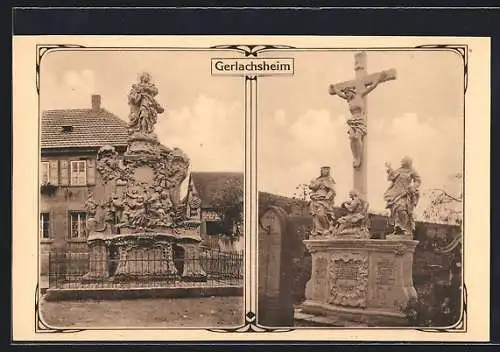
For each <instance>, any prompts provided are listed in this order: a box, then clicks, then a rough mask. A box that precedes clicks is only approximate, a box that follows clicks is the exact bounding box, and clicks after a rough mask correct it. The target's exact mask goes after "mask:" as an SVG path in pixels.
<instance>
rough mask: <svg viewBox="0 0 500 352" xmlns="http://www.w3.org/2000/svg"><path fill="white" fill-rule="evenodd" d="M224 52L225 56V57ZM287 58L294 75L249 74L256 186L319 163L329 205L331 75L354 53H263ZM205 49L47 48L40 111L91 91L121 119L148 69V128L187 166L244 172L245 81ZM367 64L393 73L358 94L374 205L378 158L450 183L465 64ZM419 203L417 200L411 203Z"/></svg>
mask: <svg viewBox="0 0 500 352" xmlns="http://www.w3.org/2000/svg"><path fill="white" fill-rule="evenodd" d="M230 55H231V54H228V55H227V56H230ZM266 55H267V56H269V57H276V56H286V57H290V56H293V57H295V75H294V76H293V77H284V76H283V77H262V78H259V82H258V123H257V128H258V170H257V172H258V187H259V190H262V191H267V192H273V193H277V194H281V195H285V196H291V195H293V194H294V192H295V187H296V186H297V185H298V184H301V183H307V182H309V180H310V179H312V178H314V177H316V176H317V175H318V174H319V168H320V167H321V166H323V165H329V166H331V167H332V169H333V176H334V178H335V180H336V182H337V194H338V196H337V203H340V202H341V201H342V200H344V199H346V198H347V192H348V190H349V189H350V188H351V187H352V168H351V162H352V158H351V152H350V148H349V143H348V138H347V134H346V131H347V127H346V123H345V119H346V117H347V114H348V110H347V104H346V103H345V101H343V100H341V99H340V98H338V97H333V96H330V95H329V94H328V86H329V84H330V83H336V82H342V81H345V80H349V79H352V78H353V76H354V70H353V65H354V59H353V55H354V52H315V53H311V52H308V53H304V52H302V53H300V52H297V53H293V54H292V53H290V52H287V53H286V54H278V55H277V54H276V53H269V54H262V56H266ZM212 56H213V54H210V53H208V52H190V53H187V52H183V53H182V54H179V53H176V52H167V51H164V52H159V51H154V52H153V51H150V52H144V51H115V52H111V51H107V52H102V51H78V52H53V53H49V54H47V55H46V56H45V57H44V58H43V60H42V65H41V93H40V94H41V99H40V103H41V108H42V110H47V109H67V108H89V107H90V96H91V94H101V96H102V106H103V107H104V108H106V109H107V110H109V111H111V112H113V113H114V114H116V115H117V116H119V117H120V118H122V119H124V120H127V119H128V112H129V107H128V105H127V94H128V92H129V90H130V86H131V85H132V84H133V83H135V82H136V80H137V78H138V74H139V73H140V72H143V71H148V72H150V73H151V74H152V77H153V80H154V82H155V84H156V85H157V87H158V89H159V92H160V93H159V95H158V101H159V102H160V104H162V105H163V106H164V107H165V108H166V111H165V113H164V114H162V115H160V116H159V118H158V124H157V126H156V133H157V135H158V137H159V138H160V140H161V141H162V143H163V144H165V145H167V146H169V147H179V148H181V149H182V150H184V151H185V152H186V153H187V154H188V155H189V157H190V159H191V169H192V170H196V171H243V169H244V102H243V97H244V82H243V79H242V78H239V77H217V76H215V77H213V76H210V57H212ZM367 58H368V71H369V72H377V71H379V70H383V69H390V68H394V69H396V70H397V79H396V80H395V81H390V82H386V83H383V84H381V85H380V86H379V87H378V88H377V89H375V90H374V91H373V92H372V93H370V95H369V98H368V119H369V132H368V133H369V140H368V143H369V147H368V148H369V151H368V154H369V156H368V158H369V159H368V168H369V175H368V190H369V195H368V198H369V201H370V204H371V208H372V209H373V210H383V208H384V203H383V200H382V194H383V192H384V190H385V188H386V187H387V181H386V179H385V168H384V161H385V160H388V161H390V162H391V163H392V164H393V166H398V165H399V160H400V159H401V157H403V156H404V155H409V156H411V157H412V158H413V160H414V166H415V168H416V169H417V171H419V173H420V174H421V176H422V178H423V188H434V187H442V186H443V185H446V186H453V185H455V188H456V182H455V183H453V182H451V181H450V175H452V174H454V173H457V172H461V171H462V170H461V165H462V149H461V146H462V141H463V130H462V126H463V116H462V115H463V71H462V69H463V65H462V62H461V59H460V58H459V57H458V55H456V54H454V53H451V52H444V51H443V52H417V51H412V52H402V51H401V52H380V51H379V52H369V53H368V55H367ZM424 206H425V202H423V203H421V207H424Z"/></svg>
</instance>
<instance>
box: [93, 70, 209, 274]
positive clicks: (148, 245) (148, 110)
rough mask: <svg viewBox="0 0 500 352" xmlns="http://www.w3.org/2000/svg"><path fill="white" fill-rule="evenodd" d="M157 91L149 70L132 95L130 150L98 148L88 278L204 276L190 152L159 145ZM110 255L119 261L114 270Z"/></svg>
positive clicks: (109, 147) (197, 204)
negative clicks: (183, 194)
mask: <svg viewBox="0 0 500 352" xmlns="http://www.w3.org/2000/svg"><path fill="white" fill-rule="evenodd" d="M157 94H158V89H157V88H156V86H155V85H154V84H153V83H152V82H151V76H150V75H149V74H148V73H143V74H142V75H141V77H140V82H139V83H138V84H134V85H133V86H132V89H131V91H130V94H129V97H128V98H129V99H128V100H129V105H130V115H129V124H128V126H129V138H128V147H127V151H126V152H125V153H124V154H123V156H119V154H118V153H117V151H116V150H115V148H113V147H111V146H102V147H101V148H100V150H99V152H98V154H97V162H96V169H97V171H98V173H99V175H100V178H101V179H102V183H101V184H99V185H97V186H96V188H98V189H99V191H100V192H99V198H100V199H96V198H95V195H94V194H97V192H94V194H90V195H89V198H88V200H87V211H88V214H89V215H88V220H87V227H88V232H89V237H88V244H89V247H90V270H89V272H88V273H87V274H86V275H85V280H89V281H92V280H102V279H107V278H109V279H112V280H129V279H139V280H141V279H144V280H145V279H159V280H163V279H165V280H178V279H181V278H182V279H184V280H193V281H203V280H206V273H205V272H204V271H203V269H202V268H201V266H200V264H199V258H198V248H199V243H200V242H201V237H200V217H199V208H200V204H201V202H200V200H199V199H194V198H193V197H194V196H191V197H190V199H186V200H184V201H181V199H180V187H181V183H182V182H183V181H184V179H185V178H186V177H187V172H188V167H189V158H188V157H187V156H186V155H185V154H184V153H183V152H182V151H181V150H180V149H178V148H174V149H170V148H167V147H165V146H163V145H162V144H160V142H159V141H158V138H157V137H156V135H155V134H154V126H155V124H156V122H157V115H158V114H161V113H163V111H164V109H163V108H162V107H161V106H160V104H159V103H158V102H157V101H156V100H155V96H156V95H157ZM195 198H196V197H195ZM188 203H189V204H188ZM176 247H181V248H182V249H183V250H184V256H183V259H181V260H183V261H184V262H183V265H182V268H183V272H178V269H177V266H176V265H175V264H174V251H175V248H176ZM111 261H114V262H117V265H116V268H115V270H113V271H110V270H109V268H110V262H111ZM110 276H112V277H110Z"/></svg>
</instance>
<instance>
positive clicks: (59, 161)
mask: <svg viewBox="0 0 500 352" xmlns="http://www.w3.org/2000/svg"><path fill="white" fill-rule="evenodd" d="M41 54H42V55H41V57H40V91H39V93H40V100H39V102H40V118H41V120H40V169H39V170H40V194H39V216H40V219H39V220H40V224H39V274H40V277H39V288H40V295H41V298H40V305H39V315H40V320H41V322H42V324H43V326H44V327H45V328H47V329H64V328H109V327H115V328H116V327H177V328H179V327H206V328H216V327H227V326H229V327H231V326H238V325H241V324H242V322H243V318H244V300H243V275H244V270H243V269H244V256H243V250H244V245H243V236H244V234H243V232H244V227H243V189H244V184H243V169H244V160H245V151H244V142H243V140H244V126H245V125H244V102H243V99H244V92H243V85H242V83H241V79H237V78H233V79H230V78H225V79H223V80H217V79H213V78H212V77H211V76H210V70H209V66H207V65H206V63H207V62H208V61H209V58H210V53H209V52H200V51H184V52H182V51H167V50H163V51H162V50H134V51H132V50H126V49H124V50H116V49H115V50H104V49H102V50H87V49H68V48H66V49H65V48H50V49H49V50H47V51H46V52H43V53H41Z"/></svg>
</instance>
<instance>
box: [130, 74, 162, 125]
mask: <svg viewBox="0 0 500 352" xmlns="http://www.w3.org/2000/svg"><path fill="white" fill-rule="evenodd" d="M156 95H158V88H156V86H155V85H154V84H153V83H151V75H150V74H149V73H147V72H144V73H142V74H141V76H140V80H139V83H138V84H134V85H132V89H131V90H130V93H129V95H128V101H129V105H130V114H129V124H128V127H129V131H130V132H131V133H132V132H141V133H145V134H150V133H152V132H153V130H154V125H155V124H156V121H157V116H158V114H161V113H163V112H164V111H165V109H163V107H161V106H160V104H159V103H158V102H157V101H156V100H155V97H156Z"/></svg>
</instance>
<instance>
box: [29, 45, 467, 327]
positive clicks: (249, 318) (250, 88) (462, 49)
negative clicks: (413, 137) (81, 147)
mask: <svg viewBox="0 0 500 352" xmlns="http://www.w3.org/2000/svg"><path fill="white" fill-rule="evenodd" d="M54 50H94V51H115V50H116V51H117V50H122V51H149V50H161V51H218V52H220V51H228V52H233V53H234V52H238V53H241V54H243V55H244V57H250V56H253V57H257V56H258V54H260V53H263V52H267V53H268V52H280V53H282V52H286V53H289V52H303V51H309V52H312V51H316V52H332V51H350V52H352V51H360V50H362V51H367V52H369V51H410V50H417V51H443V50H448V51H453V52H455V53H457V54H458V55H459V56H460V57H461V59H462V62H463V69H464V98H463V99H464V108H463V114H464V122H463V123H464V126H463V128H464V131H465V95H466V92H467V85H468V52H469V48H468V46H467V45H466V44H464V45H451V44H437V45H420V46H416V47H389V48H384V47H372V48H361V47H355V48H354V47H353V48H328V47H300V48H298V47H293V46H289V45H279V44H277V45H271V44H265V45H261V44H228V45H216V46H212V47H89V46H83V45H77V44H43V45H37V46H36V67H35V69H36V91H37V96H38V112H39V117H40V116H41V111H40V81H41V78H40V66H41V60H42V58H43V56H44V55H45V54H46V53H47V52H49V51H54ZM267 76H268V77H269V76H272V75H267ZM244 85H245V87H244V112H245V169H244V185H245V197H244V199H245V200H244V207H245V209H246V210H247V209H248V210H250V212H249V213H248V211H245V234H246V235H245V237H246V238H245V243H246V244H245V255H244V258H245V266H244V267H245V270H244V297H243V302H244V303H243V304H244V306H245V307H247V306H249V307H251V309H250V310H248V311H247V312H246V313H245V315H244V322H243V325H241V326H238V327H227V328H215V329H214V328H210V327H193V328H191V327H184V328H176V327H161V328H154V329H155V330H200V329H202V330H203V329H204V330H208V331H211V332H217V333H242V332H252V333H262V332H275V333H281V332H288V331H294V330H308V329H318V330H324V329H336V330H339V329H340V330H366V329H368V330H380V329H384V330H387V329H390V330H401V329H404V330H418V331H424V332H429V333H445V332H448V333H449V332H453V333H464V332H467V319H466V315H467V289H466V285H465V282H464V270H462V288H463V289H462V291H463V292H462V293H463V300H462V314H461V318H460V320H459V321H458V322H457V323H456V324H454V325H453V326H450V327H444V328H432V327H431V328H422V327H412V326H409V327H402V328H392V327H391V328H387V327H371V328H364V327H313V328H309V327H293V328H290V327H264V326H260V325H259V324H258V319H257V318H258V317H257V315H256V314H255V313H254V311H253V310H252V308H253V309H255V310H256V309H257V307H258V294H256V295H255V302H253V300H252V290H254V291H257V289H258V284H257V283H258V277H253V276H254V274H255V273H252V272H251V271H250V272H248V273H247V272H246V271H247V264H249V263H250V264H251V257H250V256H247V253H251V252H252V248H253V249H254V250H256V249H257V248H258V246H257V240H258V238H257V237H258V236H257V235H256V234H257V227H258V217H259V216H258V214H256V213H257V211H258V197H257V193H258V190H257V189H256V184H257V179H258V175H257V173H256V174H255V177H254V179H253V178H252V177H250V179H249V177H248V175H251V173H250V172H249V171H250V170H252V168H253V167H255V168H257V160H256V159H255V157H254V154H253V153H252V150H255V156H256V155H258V154H257V149H258V147H257V143H256V141H257V136H256V135H254V134H253V132H252V131H253V129H252V126H255V129H256V128H257V125H258V118H257V101H258V77H257V76H245V77H244ZM248 127H250V129H248ZM38 134H39V135H40V119H39V121H38ZM247 146H250V153H249V152H248V150H247ZM252 146H253V148H252ZM38 148H39V149H38V150H39V151H40V150H41V146H40V140H39V141H38ZM462 155H465V139H464V143H463V150H462ZM38 163H39V164H40V153H39V154H38ZM247 164H250V165H247ZM38 167H39V165H38V166H37V169H38ZM249 168H250V170H249ZM465 169H466V167H465V158H463V165H462V171H465ZM462 182H463V183H462V190H464V189H465V181H464V178H463V181H462ZM253 189H255V191H254V192H253V193H252V190H253ZM248 191H250V194H249V193H248ZM464 194H465V192H464ZM37 196H38V197H40V194H38V195H37ZM254 197H255V198H256V199H253V198H254ZM465 202H466V199H465V196H464V199H463V203H462V206H463V210H464V219H463V220H464V221H463V223H462V234H461V236H462V265H463V263H464V260H465V256H464V252H465V251H464V250H463V248H465V238H464V233H463V228H464V224H465V220H466V219H465V204H466V203H465ZM39 204H40V201H39V198H38V205H37V207H38V212H39ZM252 229H253V230H252ZM37 249H38V253H37V259H38V264H37V266H38V268H37V269H38V270H37V274H38V282H37V285H36V289H35V315H34V318H35V333H77V332H80V331H85V330H151V328H140V327H139V328H138V327H130V328H105V329H104V328H95V329H93V328H83V329H69V328H52V327H50V326H49V325H48V324H47V323H45V322H44V321H43V319H42V317H41V315H40V311H39V308H40V294H41V293H40V287H39V286H40V283H39V280H40V274H39V273H40V260H39V259H40V241H39V240H38V237H37ZM247 262H248V263H247ZM255 262H256V263H255V264H257V263H258V253H257V252H256V256H255ZM250 267H251V265H248V268H250ZM247 274H248V275H247ZM255 276H257V275H255ZM252 280H255V285H253V287H252V285H251V283H252ZM255 293H256V292H255ZM247 296H248V297H247ZM247 303H248V305H247Z"/></svg>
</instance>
